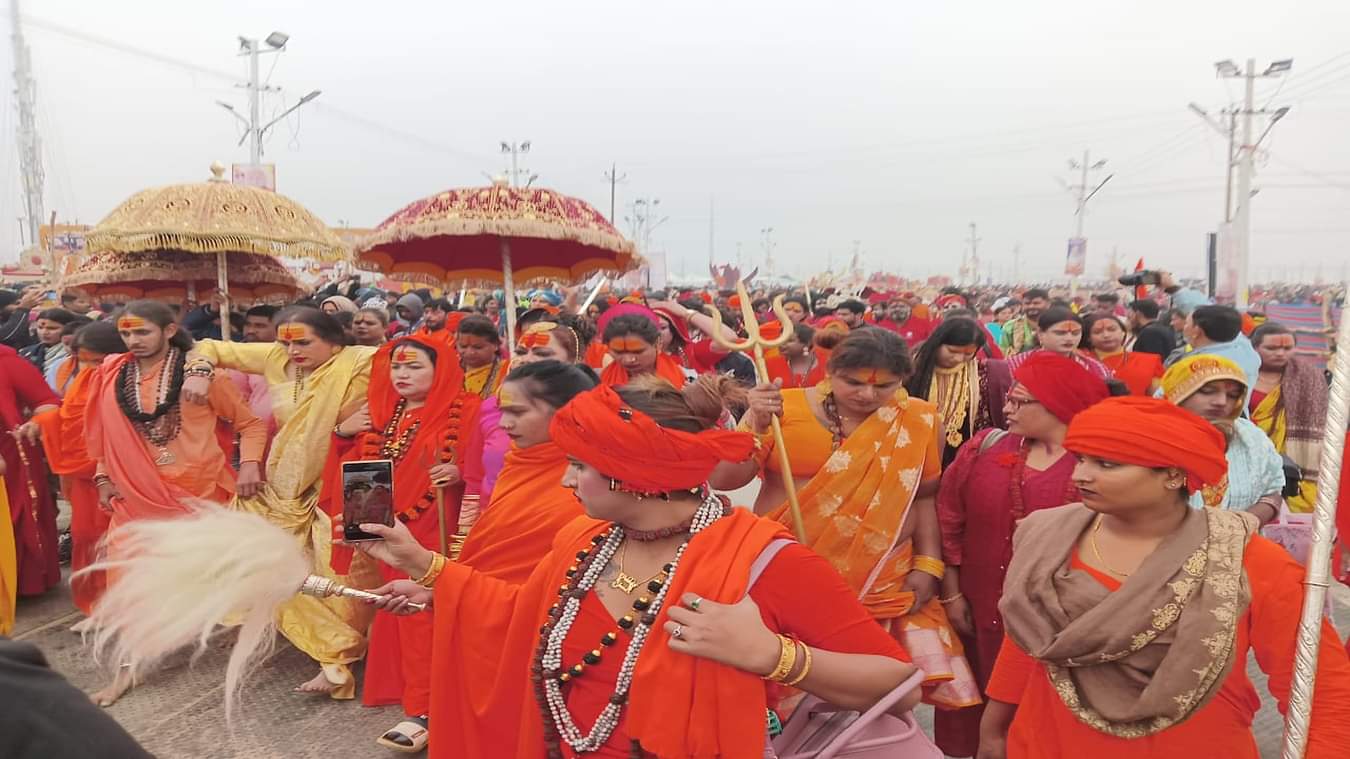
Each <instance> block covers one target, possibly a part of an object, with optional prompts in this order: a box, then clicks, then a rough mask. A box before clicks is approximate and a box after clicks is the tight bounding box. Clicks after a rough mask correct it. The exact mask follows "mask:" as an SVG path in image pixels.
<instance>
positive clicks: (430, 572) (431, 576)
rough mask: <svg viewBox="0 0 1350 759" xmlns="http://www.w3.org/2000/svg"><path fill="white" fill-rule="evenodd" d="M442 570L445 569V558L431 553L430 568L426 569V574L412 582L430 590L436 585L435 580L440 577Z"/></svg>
mask: <svg viewBox="0 0 1350 759" xmlns="http://www.w3.org/2000/svg"><path fill="white" fill-rule="evenodd" d="M443 569H445V557H444V556H442V555H441V554H439V553H433V554H432V555H431V566H429V567H427V573H426V574H424V575H422V576H421V577H419V578H417V579H416V580H414V581H413V582H415V583H417V584H418V585H421V586H422V587H424V588H430V587H431V586H432V585H435V584H436V578H437V577H440V576H441V570H443Z"/></svg>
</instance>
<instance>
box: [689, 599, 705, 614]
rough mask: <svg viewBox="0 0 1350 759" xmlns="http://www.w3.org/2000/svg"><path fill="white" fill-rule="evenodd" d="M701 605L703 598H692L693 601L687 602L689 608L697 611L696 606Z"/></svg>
mask: <svg viewBox="0 0 1350 759" xmlns="http://www.w3.org/2000/svg"><path fill="white" fill-rule="evenodd" d="M701 603H703V596H694V597H693V599H692V600H690V601H689V608H690V609H693V610H694V611H698V605H699V604H701Z"/></svg>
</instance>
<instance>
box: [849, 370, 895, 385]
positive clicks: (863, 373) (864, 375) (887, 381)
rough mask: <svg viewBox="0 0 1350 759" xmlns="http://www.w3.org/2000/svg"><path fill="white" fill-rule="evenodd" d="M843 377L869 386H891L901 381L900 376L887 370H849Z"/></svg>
mask: <svg viewBox="0 0 1350 759" xmlns="http://www.w3.org/2000/svg"><path fill="white" fill-rule="evenodd" d="M843 375H844V376H845V377H848V378H849V379H852V380H855V381H857V382H864V383H866V384H868V385H891V384H894V383H896V382H899V381H900V375H898V374H896V373H895V372H892V371H889V370H887V369H875V368H873V369H849V370H847V371H845V372H843Z"/></svg>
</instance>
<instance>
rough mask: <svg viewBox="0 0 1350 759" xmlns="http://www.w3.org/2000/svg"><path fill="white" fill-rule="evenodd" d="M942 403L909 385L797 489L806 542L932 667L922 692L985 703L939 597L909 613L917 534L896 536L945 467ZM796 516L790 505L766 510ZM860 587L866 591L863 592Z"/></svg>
mask: <svg viewBox="0 0 1350 759" xmlns="http://www.w3.org/2000/svg"><path fill="white" fill-rule="evenodd" d="M938 425H939V421H938V413H937V408H936V407H935V406H934V405H933V404H931V403H929V402H928V401H925V400H922V399H920V398H914V397H911V396H909V394H907V393H906V392H905V391H904V390H898V391H896V394H895V396H894V397H893V398H892V399H891V400H890V401H889V402H887V403H886V404H885V405H883V406H882V407H881V408H879V409H877V410H876V411H875V412H873V414H872V415H871V416H870V417H868V418H867V419H866V420H865V421H864V422H863V423H862V424H860V425H858V428H857V429H855V430H854V431H853V433H852V434H850V435H849V436H848V437H847V438H846V439H845V440H844V442H843V445H841V446H840V447H839V449H838V450H836V451H835V452H834V453H833V454H832V455H831V456H830V458H829V459H827V460H826V461H825V465H824V466H823V467H821V469H820V471H819V472H817V473H816V475H815V476H814V477H812V478H811V480H810V481H809V482H808V483H806V487H804V488H802V490H801V492H800V493H799V494H798V500H799V502H800V503H801V505H802V520H803V522H804V524H805V527H806V537H807V541H806V545H808V546H810V547H811V548H812V549H813V550H814V551H815V552H816V553H818V554H820V555H821V556H824V557H825V558H826V559H827V560H828V561H829V562H830V564H831V565H833V566H834V568H835V569H837V570H838V571H839V574H841V575H843V577H844V579H845V580H846V581H847V582H848V584H849V587H851V588H853V589H854V591H856V592H858V593H859V594H860V596H859V600H861V601H862V604H863V606H865V607H867V610H868V611H869V612H871V613H872V616H873V617H875V618H876V619H877V621H879V622H881V623H882V626H883V627H887V628H888V629H890V630H891V634H892V635H893V636H895V637H896V638H897V639H898V640H900V642H901V645H903V646H904V647H905V650H907V651H909V652H910V654H911V656H913V659H914V663H915V664H916V665H918V666H919V667H920V668H922V669H923V670H924V672H926V673H927V675H928V678H927V680H926V681H925V700H927V701H929V702H930V703H934V704H940V705H943V706H949V707H961V706H970V705H973V704H978V703H980V697H979V690H978V688H977V687H976V685H975V681H974V676H973V674H972V673H971V671H970V665H969V664H968V663H967V662H966V661H965V658H964V656H963V650H962V648H961V642H960V640H959V639H958V638H957V637H956V635H955V633H954V632H953V631H952V629H951V625H950V623H949V622H948V621H947V614H946V612H945V611H943V609H942V605H941V604H939V603H938V599H937V598H936V597H934V598H932V599H930V600H929V602H928V603H927V604H925V605H924V606H923V608H921V609H919V610H918V611H914V612H912V613H911V609H912V607H913V605H914V593H913V592H911V591H908V590H905V589H904V583H905V578H906V577H908V575H909V572H910V570H911V569H912V568H913V563H914V550H913V541H912V540H910V539H906V540H904V541H901V540H900V533H901V532H902V530H903V527H904V525H905V521H906V519H907V517H908V515H909V510H910V506H911V505H912V504H913V503H914V498H915V496H916V495H917V493H918V489H919V485H920V483H922V482H926V481H929V480H932V479H934V478H935V477H937V475H938V473H939V471H940V467H941V452H940V449H939V447H938V445H939V434H938V432H939V428H938ZM767 516H768V518H769V519H773V520H776V521H778V522H780V523H782V524H784V525H787V524H790V521H789V520H790V519H791V518H792V517H791V515H790V514H789V513H788V507H787V504H783V505H782V506H779V507H778V508H777V509H775V510H774V511H772V512H770V513H769V514H768V515H767ZM864 589H865V590H866V592H864Z"/></svg>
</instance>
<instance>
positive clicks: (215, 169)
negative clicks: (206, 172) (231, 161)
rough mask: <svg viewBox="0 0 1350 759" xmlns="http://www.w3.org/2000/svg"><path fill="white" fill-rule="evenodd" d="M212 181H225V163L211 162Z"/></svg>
mask: <svg viewBox="0 0 1350 759" xmlns="http://www.w3.org/2000/svg"><path fill="white" fill-rule="evenodd" d="M210 181H212V182H224V181H225V164H223V163H221V162H220V161H212V162H211V180H210Z"/></svg>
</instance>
